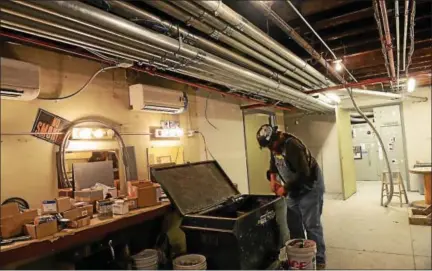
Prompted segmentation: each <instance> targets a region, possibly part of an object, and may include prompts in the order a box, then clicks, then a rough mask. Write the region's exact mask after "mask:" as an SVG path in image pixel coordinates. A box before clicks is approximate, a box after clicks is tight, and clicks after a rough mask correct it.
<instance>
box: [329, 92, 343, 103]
mask: <svg viewBox="0 0 432 271" xmlns="http://www.w3.org/2000/svg"><path fill="white" fill-rule="evenodd" d="M326 96H327V98H329V99H330V100H332V101H334V102H336V103H340V101H341V99H340V97H339V96H338V95H336V94H334V93H327V94H326Z"/></svg>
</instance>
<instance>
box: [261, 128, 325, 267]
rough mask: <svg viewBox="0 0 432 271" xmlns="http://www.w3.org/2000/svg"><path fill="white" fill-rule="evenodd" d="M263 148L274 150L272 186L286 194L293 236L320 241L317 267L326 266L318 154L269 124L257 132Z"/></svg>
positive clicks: (322, 181) (322, 193)
mask: <svg viewBox="0 0 432 271" xmlns="http://www.w3.org/2000/svg"><path fill="white" fill-rule="evenodd" d="M257 140H258V143H259V145H260V146H261V148H269V149H270V151H271V159H270V169H269V175H270V176H269V179H270V188H271V190H272V191H273V192H274V193H276V195H278V196H281V197H286V204H287V213H286V221H287V223H288V228H289V231H290V238H291V239H295V238H305V231H306V234H307V238H308V239H311V240H314V241H315V242H316V244H317V258H316V260H317V267H318V268H319V269H322V268H324V267H325V244H324V235H323V229H322V226H321V214H322V207H323V195H324V180H323V176H322V173H321V169H320V168H319V166H318V164H317V162H316V160H315V158H313V157H312V155H311V154H310V151H309V150H308V149H307V148H306V146H305V145H304V144H303V143H302V142H301V141H300V140H299V139H298V138H296V137H295V136H293V135H291V134H288V133H282V132H280V131H277V127H272V126H270V125H268V124H266V125H263V126H261V128H260V129H259V130H258V132H257Z"/></svg>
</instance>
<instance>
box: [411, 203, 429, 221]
mask: <svg viewBox="0 0 432 271" xmlns="http://www.w3.org/2000/svg"><path fill="white" fill-rule="evenodd" d="M408 219H409V223H410V224H412V225H427V226H432V205H429V206H427V207H425V208H410V210H409V218H408Z"/></svg>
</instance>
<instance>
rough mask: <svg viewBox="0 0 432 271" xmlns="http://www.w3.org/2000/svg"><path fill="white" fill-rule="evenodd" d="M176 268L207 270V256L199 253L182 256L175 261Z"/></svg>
mask: <svg viewBox="0 0 432 271" xmlns="http://www.w3.org/2000/svg"><path fill="white" fill-rule="evenodd" d="M173 267H174V270H207V261H206V257H204V256H203V255H199V254H189V255H184V256H180V257H178V258H176V259H174V261H173Z"/></svg>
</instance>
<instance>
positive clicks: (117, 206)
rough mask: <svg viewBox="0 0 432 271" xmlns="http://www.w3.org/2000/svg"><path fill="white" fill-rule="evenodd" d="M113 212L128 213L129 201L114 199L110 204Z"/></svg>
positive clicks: (116, 213)
mask: <svg viewBox="0 0 432 271" xmlns="http://www.w3.org/2000/svg"><path fill="white" fill-rule="evenodd" d="M112 211H113V214H115V215H125V214H127V213H129V203H128V202H126V201H124V200H116V201H115V202H114V204H113V206H112Z"/></svg>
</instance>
